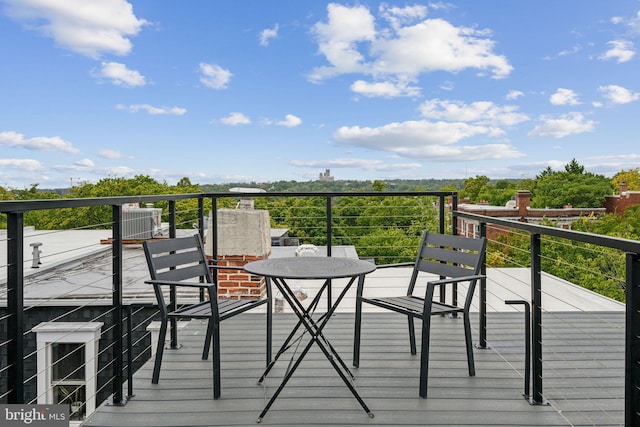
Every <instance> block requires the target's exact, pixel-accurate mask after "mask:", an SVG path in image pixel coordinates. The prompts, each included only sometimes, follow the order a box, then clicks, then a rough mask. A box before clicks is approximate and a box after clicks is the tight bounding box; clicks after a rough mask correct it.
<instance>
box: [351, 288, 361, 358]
mask: <svg viewBox="0 0 640 427" xmlns="http://www.w3.org/2000/svg"><path fill="white" fill-rule="evenodd" d="M361 327H362V300H361V299H360V298H358V297H356V322H355V329H354V331H353V366H354V367H356V368H357V367H358V366H360V334H361Z"/></svg>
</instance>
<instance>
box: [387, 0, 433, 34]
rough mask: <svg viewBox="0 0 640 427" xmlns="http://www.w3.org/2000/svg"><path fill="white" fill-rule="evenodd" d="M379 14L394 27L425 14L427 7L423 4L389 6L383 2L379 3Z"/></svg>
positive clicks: (422, 17)
mask: <svg viewBox="0 0 640 427" xmlns="http://www.w3.org/2000/svg"><path fill="white" fill-rule="evenodd" d="M380 15H381V16H382V17H383V18H385V19H386V20H387V21H389V23H390V24H391V26H392V27H393V28H395V29H398V28H401V27H402V25H408V24H411V23H413V22H416V21H418V20H420V19H424V18H425V17H426V16H427V7H426V6H423V5H413V6H405V7H397V6H391V7H390V6H389V5H387V4H385V3H383V4H382V5H380Z"/></svg>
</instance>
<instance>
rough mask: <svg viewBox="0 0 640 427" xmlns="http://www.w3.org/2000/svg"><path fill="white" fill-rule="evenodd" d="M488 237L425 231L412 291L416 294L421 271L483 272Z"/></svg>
mask: <svg viewBox="0 0 640 427" xmlns="http://www.w3.org/2000/svg"><path fill="white" fill-rule="evenodd" d="M485 247H486V239H485V238H484V237H483V238H479V239H474V238H470V237H463V236H453V235H449V234H438V233H429V232H426V231H425V232H424V234H423V235H422V242H421V243H420V248H419V250H418V255H417V257H416V262H415V265H414V268H413V274H412V276H411V281H410V283H409V294H411V293H413V289H414V287H415V283H416V279H417V277H418V274H419V273H420V272H425V273H432V274H437V275H439V276H441V277H452V278H455V277H464V276H472V275H477V274H480V273H481V268H482V265H483V264H484V256H485Z"/></svg>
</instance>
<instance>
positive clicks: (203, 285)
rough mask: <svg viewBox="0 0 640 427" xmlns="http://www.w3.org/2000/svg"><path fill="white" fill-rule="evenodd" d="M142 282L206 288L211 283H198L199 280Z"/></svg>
mask: <svg viewBox="0 0 640 427" xmlns="http://www.w3.org/2000/svg"><path fill="white" fill-rule="evenodd" d="M144 283H147V284H149V285H163V286H186V287H190V288H203V289H207V288H209V287H211V286H213V284H211V283H199V282H173V281H170V280H145V282H144Z"/></svg>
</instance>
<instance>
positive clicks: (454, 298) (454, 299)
mask: <svg viewBox="0 0 640 427" xmlns="http://www.w3.org/2000/svg"><path fill="white" fill-rule="evenodd" d="M440 197H441V200H440V206H441V207H440V233H441V234H445V233H446V229H445V227H446V225H445V221H444V219H445V218H444V217H445V210H444V209H443V206H444V204H445V203H444V202H445V200H444V197H445V196H444V195H441V196H440ZM457 209H458V198H457V195H455V194H454V195H453V196H451V235H453V236H456V235H457V234H458V224H457V222H458V219H457V218H456V217H454V215H453V212H455V211H456V210H457ZM445 286H446V285H443V286H441V287H440V289H442V292H441V295H440V302H441V303H444V302H445V292H444V289H445ZM451 304H453V305H458V284H457V283H453V284H452V285H451ZM453 316H454V317H457V313H453Z"/></svg>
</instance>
